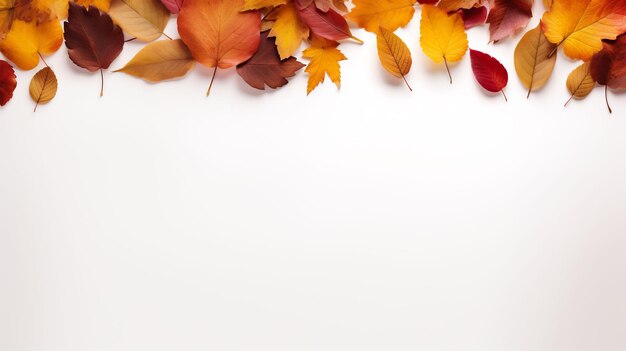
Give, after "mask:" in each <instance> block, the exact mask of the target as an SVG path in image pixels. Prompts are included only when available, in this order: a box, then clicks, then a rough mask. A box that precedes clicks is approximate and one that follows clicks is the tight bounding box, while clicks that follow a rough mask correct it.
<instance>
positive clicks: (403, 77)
mask: <svg viewBox="0 0 626 351" xmlns="http://www.w3.org/2000/svg"><path fill="white" fill-rule="evenodd" d="M402 79H404V83H405V84H406V86H407V87H408V88H409V90H410V91H413V88H411V86H410V85H409V82H407V80H406V76H404V75H402Z"/></svg>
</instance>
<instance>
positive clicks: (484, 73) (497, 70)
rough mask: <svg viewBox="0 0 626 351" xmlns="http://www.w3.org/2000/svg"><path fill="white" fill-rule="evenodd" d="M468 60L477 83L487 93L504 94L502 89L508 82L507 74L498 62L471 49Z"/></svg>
mask: <svg viewBox="0 0 626 351" xmlns="http://www.w3.org/2000/svg"><path fill="white" fill-rule="evenodd" d="M470 58H471V60H472V71H473V72H474V76H475V77H476V80H477V81H478V83H479V84H480V85H481V86H482V87H483V88H485V90H487V91H490V92H492V93H499V92H502V93H503V94H504V92H503V89H504V88H505V87H506V85H507V84H508V82H509V74H508V72H507V71H506V68H504V66H503V65H502V64H501V63H500V61H498V60H496V59H495V58H493V57H491V56H489V55H487V54H485V53H483V52H480V51H476V50H472V49H470ZM505 97H506V96H505Z"/></svg>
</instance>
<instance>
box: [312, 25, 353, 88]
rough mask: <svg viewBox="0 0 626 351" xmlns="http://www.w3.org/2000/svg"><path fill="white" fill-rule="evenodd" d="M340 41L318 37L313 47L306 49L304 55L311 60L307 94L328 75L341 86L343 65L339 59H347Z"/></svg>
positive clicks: (314, 40)
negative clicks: (341, 65)
mask: <svg viewBox="0 0 626 351" xmlns="http://www.w3.org/2000/svg"><path fill="white" fill-rule="evenodd" d="M337 46H339V43H337V42H335V41H331V40H327V39H324V38H319V37H316V38H315V39H313V42H312V43H311V47H309V48H308V49H306V50H304V52H303V53H302V56H303V57H305V58H308V59H310V60H311V62H310V63H309V65H308V66H307V68H306V70H305V71H306V72H307V73H309V83H308V87H307V95H308V94H310V93H311V92H312V91H313V90H314V89H315V88H316V87H317V86H318V85H319V84H320V83H323V82H324V79H325V77H326V75H327V74H328V77H330V80H331V81H333V83H335V85H337V87H340V86H341V67H340V66H339V61H343V60H347V58H346V57H345V56H344V55H343V53H342V52H341V51H339V49H337Z"/></svg>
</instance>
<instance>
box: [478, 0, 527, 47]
mask: <svg viewBox="0 0 626 351" xmlns="http://www.w3.org/2000/svg"><path fill="white" fill-rule="evenodd" d="M533 1H534V0H495V1H494V4H493V7H492V8H491V11H489V16H488V17H487V23H489V34H490V40H491V41H492V42H498V41H500V40H502V39H505V38H506V37H509V36H511V35H514V34H515V33H517V32H518V31H519V30H521V29H524V28H526V26H527V25H528V22H530V19H531V18H532V17H533V11H532V7H533Z"/></svg>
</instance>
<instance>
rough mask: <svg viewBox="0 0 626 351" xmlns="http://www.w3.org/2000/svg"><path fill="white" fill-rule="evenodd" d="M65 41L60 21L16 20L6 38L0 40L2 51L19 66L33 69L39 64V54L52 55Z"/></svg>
mask: <svg viewBox="0 0 626 351" xmlns="http://www.w3.org/2000/svg"><path fill="white" fill-rule="evenodd" d="M62 43H63V30H62V29H61V23H60V22H59V21H50V22H46V23H42V24H37V23H36V22H29V23H26V22H24V21H20V20H16V21H14V22H13V27H12V28H11V31H9V33H8V34H7V36H6V38H5V39H4V40H2V41H0V51H2V53H3V54H4V56H6V58H8V59H9V60H11V61H12V62H13V63H15V65H16V66H17V67H19V68H20V69H23V70H31V69H33V68H35V67H37V65H38V64H39V55H40V54H41V55H50V54H52V53H54V52H55V51H57V50H58V49H59V48H60V47H61V44H62Z"/></svg>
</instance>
